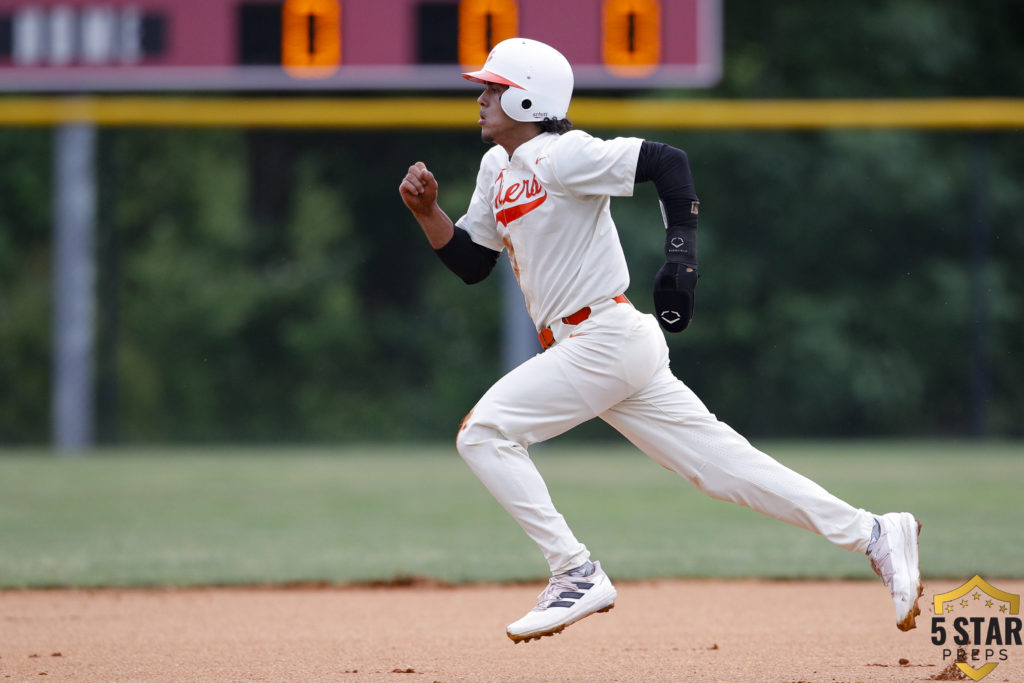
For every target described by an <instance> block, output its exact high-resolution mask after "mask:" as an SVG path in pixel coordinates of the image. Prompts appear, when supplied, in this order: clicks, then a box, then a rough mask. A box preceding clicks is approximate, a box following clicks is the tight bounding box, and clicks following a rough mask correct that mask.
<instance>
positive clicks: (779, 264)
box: [0, 0, 1024, 443]
mask: <svg viewBox="0 0 1024 683" xmlns="http://www.w3.org/2000/svg"><path fill="white" fill-rule="evenodd" d="M724 5H725V11H726V16H725V27H726V28H725V76H724V79H723V81H722V83H721V84H720V85H719V86H718V87H717V88H715V89H713V90H711V91H710V92H703V91H702V92H680V93H676V94H674V95H673V96H678V97H705V96H710V97H738V98H747V97H780V98H786V97H903V96H915V97H925V96H1018V95H1019V94H1020V92H1021V91H1022V89H1024V41H1021V40H1020V36H1019V29H1018V28H1016V27H1019V26H1020V25H1022V23H1024V9H1022V6H1021V5H1019V4H1018V3H1005V2H994V1H983V2H977V3H972V4H970V5H962V4H959V3H932V2H924V1H923V0H922V1H912V0H899V1H895V2H882V1H880V0H878V1H875V2H856V3H854V2H839V3H820V2H810V1H809V0H804V1H799V2H787V3H784V4H781V5H780V4H778V3H759V2H753V0H727V1H726V2H725V3H724ZM639 96H645V94H643V93H641V94H640V95H639ZM662 96H663V95H662ZM339 106H344V104H343V103H339ZM474 106H475V105H473V103H472V100H471V99H467V119H471V118H472V116H473V111H474ZM415 116H416V112H410V117H415ZM591 132H593V133H595V134H597V135H601V136H605V137H607V136H612V135H636V136H640V137H645V138H650V139H657V140H662V141H664V142H668V143H670V144H673V145H676V146H679V147H681V148H683V149H686V150H687V151H688V153H689V154H690V158H691V164H692V167H693V171H694V175H695V178H696V181H697V188H698V192H699V194H700V196H701V200H702V223H701V238H700V239H701V247H700V248H701V263H702V279H701V283H700V287H699V289H698V311H697V317H696V319H695V321H694V323H693V325H692V326H691V328H690V329H689V330H688V331H687V332H686V333H685V334H683V335H680V336H676V337H673V338H671V339H670V343H671V345H672V350H673V365H674V368H675V371H676V373H677V374H678V375H679V376H680V377H681V378H683V379H684V380H685V381H686V382H687V383H688V384H690V385H691V386H692V387H693V388H694V389H695V390H696V391H697V392H698V393H699V394H700V395H701V396H702V397H703V398H704V399H705V401H706V402H707V403H708V405H709V406H710V407H711V408H712V410H714V411H715V412H716V413H718V414H719V415H720V416H721V417H722V418H723V419H726V420H727V421H729V422H730V423H731V424H733V425H734V426H736V427H737V428H739V429H740V430H741V431H743V432H745V433H747V434H751V435H754V436H763V435H771V436H778V435H819V436H820V435H830V436H844V435H935V436H943V435H963V434H967V433H968V432H969V431H970V430H971V428H972V426H971V413H970V402H969V396H970V393H971V358H970V356H971V334H972V322H973V320H974V318H975V317H977V315H978V312H977V310H976V309H975V307H974V304H973V303H972V301H971V297H970V295H969V291H970V288H969V285H970V267H969V258H968V254H969V226H970V224H971V222H972V221H973V220H975V218H976V216H977V215H980V216H981V217H982V218H983V220H984V221H985V222H986V224H988V225H989V226H990V229H991V236H990V240H989V243H990V250H991V260H990V262H989V265H988V267H987V270H986V271H985V273H984V290H985V292H986V294H987V301H988V306H989V307H990V310H989V318H988V321H989V322H988V337H987V341H986V343H987V352H988V357H989V359H990V364H991V371H992V372H991V378H992V386H991V387H990V402H989V404H988V406H987V424H986V425H985V426H986V428H987V430H988V432H989V433H991V434H996V435H1002V436H1020V435H1021V434H1022V433H1024V428H1022V426H1021V425H1022V422H1021V420H1020V416H1021V415H1024V390H1022V388H1021V387H1024V362H1022V361H1021V358H1022V353H1024V317H1022V316H1021V315H1020V314H1019V311H1021V310H1022V308H1024V274H1022V271H1021V268H1020V264H1021V263H1024V231H1022V230H1021V229H1020V228H1021V227H1022V226H1021V218H1020V217H1021V216H1022V215H1024V195H1022V194H1021V192H1020V189H1019V188H1020V184H1021V179H1022V178H1024V136H1022V135H1021V134H1020V133H1019V132H1015V131H1013V132H1005V133H986V134H979V133H965V132H914V131H885V130H882V131H821V132H750V131H728V132H723V131H718V132H707V131H686V132H666V131H653V130H647V131H645V130H633V129H631V130H594V131H591ZM100 135H101V138H100V149H99V179H100V202H101V206H100V239H99V241H98V244H97V254H98V260H99V264H100V268H101V271H100V281H99V283H98V285H99V289H98V291H99V294H100V316H101V320H100V332H101V338H100V340H99V341H100V358H99V359H98V367H97V371H98V386H97V391H98V404H99V412H100V414H99V418H98V419H99V433H100V436H101V439H102V440H103V441H106V442H118V441H121V442H145V441H313V442H315V441H335V440H342V439H345V440H357V439H392V440H411V439H420V438H449V437H450V436H451V434H452V433H453V432H454V429H455V426H456V425H457V423H458V421H459V419H460V418H461V416H462V415H463V414H465V412H467V411H468V410H469V408H470V407H471V406H472V404H473V402H474V401H475V399H476V397H477V396H479V394H480V393H481V392H482V391H483V390H484V389H485V388H486V387H487V386H488V385H489V384H490V383H491V382H492V381H493V380H494V379H495V378H496V377H497V376H498V374H499V373H500V372H501V368H500V354H499V344H500V338H499V335H500V311H499V300H500V286H499V285H500V283H499V282H498V278H496V277H491V278H489V280H488V281H485V282H484V283H482V284H480V285H477V286H474V287H466V286H465V285H463V284H462V283H461V282H460V281H459V280H458V279H457V278H455V277H454V276H453V275H451V274H450V273H448V272H447V271H446V270H445V269H444V268H443V267H442V266H441V265H440V264H439V262H437V260H436V258H435V257H434V256H433V255H432V254H431V253H430V250H429V248H428V247H427V245H426V243H425V241H424V240H423V238H422V236H421V235H420V233H419V229H418V227H417V226H416V224H415V222H414V221H412V219H411V218H410V217H409V216H408V213H407V212H406V211H405V209H404V207H403V206H402V204H401V202H400V200H399V198H398V193H397V185H398V182H399V180H400V179H401V177H402V175H403V174H404V172H405V169H406V167H407V166H408V165H409V164H410V163H412V162H414V161H416V160H424V161H426V162H427V163H428V164H429V165H430V166H431V168H432V169H433V170H434V172H435V173H436V175H437V177H438V178H439V179H440V182H441V202H442V205H443V207H444V208H445V209H446V210H447V211H448V213H449V214H450V215H452V216H453V217H455V218H457V217H458V216H460V215H461V214H462V212H463V210H464V207H465V205H466V203H467V201H468V197H469V195H470V193H471V190H472V186H473V181H474V178H475V174H476V169H477V165H478V163H479V158H480V156H481V154H482V153H483V152H484V150H485V148H484V146H483V145H482V144H481V143H480V141H479V139H478V138H477V136H476V134H475V132H472V128H471V127H468V128H467V129H466V130H464V131H430V132H396V131H358V132H353V131H345V132H338V131H317V132H308V131H307V132H299V131H276V132H275V131H258V130H240V129H239V130H230V129H224V130H220V129H218V130H188V129H177V128H164V129H104V130H102V131H101V134H100ZM50 136H51V133H50V131H48V130H45V129H12V128H6V129H0V159H3V160H4V163H3V164H2V165H0V387H2V388H3V390H2V391H0V443H38V442H45V441H46V440H47V439H48V438H49V392H50V359H49V347H50V317H51V290H50V287H51V285H50V281H51V273H50V265H51V254H50V233H51V227H50V212H51V202H52V198H51V195H50V174H51V168H50V164H51V149H50V147H51V137H50ZM613 210H614V213H615V216H616V220H617V223H618V225H619V229H620V233H621V234H622V238H623V242H624V246H625V248H626V252H627V256H628V258H629V260H630V267H631V269H632V282H633V284H632V286H631V288H630V290H629V292H628V294H629V295H630V298H631V299H632V300H633V301H634V302H636V303H637V305H638V306H640V307H641V308H643V309H645V310H650V295H649V288H650V280H651V277H652V275H653V273H654V272H655V271H656V269H657V267H658V265H659V263H660V259H661V248H662V245H661V238H660V236H659V235H660V232H661V229H660V217H659V215H658V209H657V203H656V197H655V195H654V192H653V188H651V187H640V188H638V191H637V193H636V197H635V198H632V199H628V200H627V199H619V200H615V202H614V203H613ZM978 212H981V213H980V214H978ZM605 433H606V432H604V431H602V429H601V428H600V427H589V428H586V429H583V430H581V431H580V432H579V434H580V435H581V436H593V435H603V434H605Z"/></svg>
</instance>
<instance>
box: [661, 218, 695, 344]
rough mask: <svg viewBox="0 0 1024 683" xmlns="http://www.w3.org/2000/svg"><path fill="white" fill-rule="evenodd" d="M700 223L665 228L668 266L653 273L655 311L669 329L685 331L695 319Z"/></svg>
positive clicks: (666, 261) (664, 326) (667, 329)
mask: <svg viewBox="0 0 1024 683" xmlns="http://www.w3.org/2000/svg"><path fill="white" fill-rule="evenodd" d="M698 277H699V276H698V274H697V226H696V225H695V224H691V225H675V226H669V227H667V228H666V229H665V265H663V266H662V267H661V270H659V271H658V274H657V275H655V276H654V312H655V315H656V316H657V318H658V324H659V325H661V329H663V330H665V331H666V332H682V331H683V330H685V329H686V326H687V325H689V324H690V320H691V319H692V318H693V290H695V289H696V288H697V278H698Z"/></svg>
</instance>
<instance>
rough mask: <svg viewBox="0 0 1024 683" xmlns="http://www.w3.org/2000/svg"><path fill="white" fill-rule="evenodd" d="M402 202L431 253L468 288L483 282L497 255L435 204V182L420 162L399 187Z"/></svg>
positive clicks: (432, 175) (412, 168)
mask: <svg viewBox="0 0 1024 683" xmlns="http://www.w3.org/2000/svg"><path fill="white" fill-rule="evenodd" d="M398 192H399V194H401V195H402V201H403V202H404V203H405V205H406V207H408V209H409V211H411V212H412V215H413V216H414V217H415V218H416V220H417V222H419V224H420V227H421V228H423V233H424V234H425V235H426V236H427V241H429V242H430V246H431V247H433V249H434V253H435V254H437V256H438V258H440V259H441V261H442V263H444V264H445V265H446V266H448V268H449V269H450V270H451V271H452V272H453V273H455V274H456V275H458V276H459V277H460V278H462V280H463V281H464V282H466V283H467V284H474V283H476V282H480V281H481V280H483V279H484V278H486V277H487V276H488V275H489V274H490V272H491V270H492V269H493V268H494V264H495V263H496V262H497V261H498V252H496V251H493V250H491V249H488V248H487V247H484V246H481V245H479V244H477V243H475V242H474V241H473V240H472V239H471V238H470V236H469V233H468V232H466V231H465V230H463V229H462V228H459V227H456V226H455V225H454V224H453V223H452V219H451V218H449V217H448V214H446V213H445V212H444V210H443V209H441V207H440V206H439V205H438V203H437V179H436V178H434V174H433V173H431V172H430V171H429V170H428V169H427V167H426V165H425V164H424V163H423V162H422V161H418V162H416V163H415V164H413V165H412V166H410V167H409V172H408V173H407V174H406V176H405V178H403V179H402V182H401V184H400V185H399V186H398Z"/></svg>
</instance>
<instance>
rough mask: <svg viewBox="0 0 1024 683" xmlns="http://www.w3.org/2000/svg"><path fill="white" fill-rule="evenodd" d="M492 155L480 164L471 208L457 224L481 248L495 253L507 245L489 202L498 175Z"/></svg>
mask: <svg viewBox="0 0 1024 683" xmlns="http://www.w3.org/2000/svg"><path fill="white" fill-rule="evenodd" d="M491 157H492V155H491V154H489V153H488V154H485V155H484V158H483V159H482V160H481V162H480V171H479V173H477V176H476V187H475V188H474V189H473V196H472V197H471V198H470V200H469V208H468V209H466V213H465V215H463V216H462V218H460V219H459V220H457V221H455V224H456V225H457V226H458V227H460V228H462V229H463V230H465V231H466V232H468V233H469V236H470V238H471V239H472V240H473V241H474V242H476V243H477V244H479V245H480V246H483V247H487V248H488V249H491V250H493V251H499V252H500V251H501V250H502V249H504V248H505V245H504V244H503V243H502V241H501V236H500V235H499V234H498V226H497V223H495V221H494V212H493V211H492V210H491V206H490V202H489V201H488V190H489V188H490V187H491V186H492V185H493V184H494V179H495V176H496V173H497V169H496V168H495V164H494V161H493V159H492V158H491Z"/></svg>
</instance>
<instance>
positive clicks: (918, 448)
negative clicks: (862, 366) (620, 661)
mask: <svg viewBox="0 0 1024 683" xmlns="http://www.w3.org/2000/svg"><path fill="white" fill-rule="evenodd" d="M757 445H758V446H759V447H761V448H762V449H764V450H766V451H767V452H769V453H771V454H772V455H773V456H774V457H776V458H777V459H779V460H781V461H782V462H784V463H786V464H787V465H789V466H790V467H792V468H794V469H796V470H797V471H799V472H802V473H804V474H806V475H808V476H809V477H811V478H812V479H814V480H816V481H817V482H818V483H820V484H822V485H823V486H825V487H826V488H827V489H829V490H831V491H832V492H834V493H836V494H837V495H839V496H840V497H842V498H844V499H846V500H848V501H849V502H851V503H852V504H854V505H857V506H860V507H864V508H866V509H869V510H872V511H874V512H887V511H890V510H896V509H899V510H903V509H906V510H911V511H913V512H915V513H916V514H917V515H918V517H919V518H920V519H921V520H922V521H923V522H924V525H925V526H924V531H923V533H922V537H921V541H922V544H921V563H922V571H923V573H924V574H925V575H926V576H928V577H933V578H939V577H944V578H945V577H949V578H968V577H970V576H971V575H973V574H975V573H980V574H982V575H983V576H985V577H986V578H994V577H1022V576H1024V515H1022V511H1024V505H1022V502H1021V501H1022V499H1024V496H1022V483H1024V443H974V442H941V443H940V442H856V441H853V442H843V441H840V442H828V443H822V442H794V443H781V442H766V443H758V444H757ZM534 459H535V461H536V462H537V463H538V467H539V468H540V469H541V471H542V472H543V473H544V475H545V477H546V478H547V480H548V484H549V487H550V489H551V491H552V495H553V496H554V498H555V502H556V503H557V504H558V506H559V508H560V510H561V512H562V513H563V514H564V515H565V516H566V518H567V519H568V520H569V522H570V524H571V525H572V526H573V528H574V530H575V531H576V533H577V535H578V536H579V537H580V539H581V540H583V541H584V542H585V543H587V545H588V546H589V547H590V549H591V551H592V552H593V554H594V557H595V558H596V559H600V560H602V562H603V564H604V565H605V566H606V567H607V568H608V570H609V572H610V573H612V574H613V576H615V577H616V578H621V579H627V578H649V577H677V576H686V577H695V576H696V577H769V578H806V577H821V578H826V577H835V578H840V577H853V578H868V577H871V576H873V574H871V571H870V569H869V567H868V564H867V561H866V560H865V559H864V558H863V557H861V556H859V555H856V554H854V553H849V552H846V551H844V550H840V549H838V548H835V547H833V546H832V545H830V544H829V543H828V542H827V541H825V540H824V539H822V538H820V537H818V536H816V535H814V534H811V533H808V532H806V531H803V530H800V529H796V528H794V527H790V526H789V525H786V524H783V523H781V522H777V521H775V520H772V519H768V518H766V517H763V516H761V515H759V514H757V513H754V512H752V511H750V510H747V509H745V508H741V507H738V506H735V505H731V504H728V503H722V502H718V501H714V500H711V499H710V498H708V497H706V496H705V495H704V494H702V493H700V492H699V491H697V490H696V489H695V488H693V487H692V486H690V485H689V484H688V483H687V482H686V481H684V480H682V479H681V478H679V477H677V476H676V475H674V474H672V473H670V472H668V471H666V470H664V469H662V468H661V467H660V466H658V465H657V464H656V463H654V462H653V461H652V460H650V459H648V458H647V457H646V456H644V455H643V454H641V453H639V452H638V451H635V450H633V449H632V448H631V447H629V446H621V447H620V446H599V447H589V446H581V445H579V444H572V445H569V444H559V443H558V442H556V443H553V444H549V445H546V446H545V447H542V448H537V449H536V450H535V452H534ZM546 572H547V566H546V564H545V563H544V561H543V559H542V557H541V556H540V553H539V552H538V551H537V549H536V548H535V547H534V546H533V544H532V542H530V541H529V540H528V539H527V538H526V536H525V535H524V534H523V533H522V531H521V530H520V529H519V527H518V526H517V525H516V524H515V523H514V522H513V521H512V520H511V519H510V518H509V517H508V516H507V515H506V514H505V512H504V511H503V510H502V509H501V508H500V507H499V506H498V505H497V503H495V502H494V500H493V499H492V498H491V497H490V494H488V493H487V491H486V490H485V489H484V488H483V486H482V485H481V484H480V483H479V482H478V481H477V480H476V479H475V478H474V477H473V475H472V474H471V473H470V472H469V470H468V468H466V466H465V465H464V464H463V463H462V461H461V460H460V459H459V457H458V455H457V454H456V453H455V451H454V448H453V447H450V446H432V447H416V446H407V447H403V446H365V447H359V446H344V447H338V448H308V447H302V448H274V449H270V448H200V447H194V448H174V449H157V448H151V449H149V448H147V449H121V450H111V451H97V452H95V453H91V454H89V455H87V456H82V457H75V458H66V457H65V458H59V457H56V456H54V455H53V454H52V453H50V452H44V451H28V450H16V449H6V450H0V587H8V588H9V587H29V586H111V585H116V586H145V585H173V586H184V585H197V584H206V585H215V584H264V583H286V582H307V581H311V582H318V581H327V582H365V581H377V580H385V581H386V580H393V579H401V578H403V577H410V576H428V577H432V578H435V579H439V580H444V581H453V582H479V581H508V580H520V579H536V578H538V577H542V576H545V575H546Z"/></svg>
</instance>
